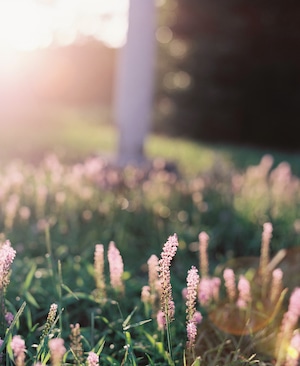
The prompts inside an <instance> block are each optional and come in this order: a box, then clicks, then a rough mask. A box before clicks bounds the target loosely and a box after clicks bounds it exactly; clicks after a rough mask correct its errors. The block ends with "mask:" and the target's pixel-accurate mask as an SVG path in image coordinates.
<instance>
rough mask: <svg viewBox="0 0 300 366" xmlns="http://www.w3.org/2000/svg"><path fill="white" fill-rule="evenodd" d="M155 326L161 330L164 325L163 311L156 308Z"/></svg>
mask: <svg viewBox="0 0 300 366" xmlns="http://www.w3.org/2000/svg"><path fill="white" fill-rule="evenodd" d="M156 321H157V328H158V330H163V329H164V328H165V326H166V318H165V313H164V312H163V311H161V310H158V312H157V314H156Z"/></svg>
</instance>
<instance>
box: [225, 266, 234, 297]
mask: <svg viewBox="0 0 300 366" xmlns="http://www.w3.org/2000/svg"><path fill="white" fill-rule="evenodd" d="M223 277H224V281H225V287H226V291H227V296H228V298H229V300H230V301H233V300H234V299H235V297H236V285H235V275H234V272H233V270H232V269H231V268H226V269H225V270H224V272H223Z"/></svg>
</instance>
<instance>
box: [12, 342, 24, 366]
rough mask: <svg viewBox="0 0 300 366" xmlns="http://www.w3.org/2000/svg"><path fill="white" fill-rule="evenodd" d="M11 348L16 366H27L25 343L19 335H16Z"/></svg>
mask: <svg viewBox="0 0 300 366" xmlns="http://www.w3.org/2000/svg"><path fill="white" fill-rule="evenodd" d="M10 346H11V349H12V350H13V353H14V358H15V364H16V366H23V365H25V351H26V347H25V341H24V340H23V339H22V338H21V337H20V336H19V335H15V336H13V338H12V340H11V343H10Z"/></svg>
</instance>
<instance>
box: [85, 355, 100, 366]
mask: <svg viewBox="0 0 300 366" xmlns="http://www.w3.org/2000/svg"><path fill="white" fill-rule="evenodd" d="M87 364H88V366H98V365H99V356H98V355H97V354H96V353H95V352H89V355H88V357H87Z"/></svg>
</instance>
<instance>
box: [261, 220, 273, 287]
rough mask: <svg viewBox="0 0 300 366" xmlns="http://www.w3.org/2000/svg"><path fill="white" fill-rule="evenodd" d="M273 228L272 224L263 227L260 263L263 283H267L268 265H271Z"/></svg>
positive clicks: (268, 223)
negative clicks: (270, 252)
mask: <svg viewBox="0 0 300 366" xmlns="http://www.w3.org/2000/svg"><path fill="white" fill-rule="evenodd" d="M272 231H273V226H272V224H271V223H270V222H266V223H265V224H264V226H263V233H262V241H261V252H260V263H259V271H260V274H261V275H262V276H263V281H264V282H266V281H267V280H268V278H267V276H266V275H267V271H268V264H269V251H270V241H271V238H272Z"/></svg>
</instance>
